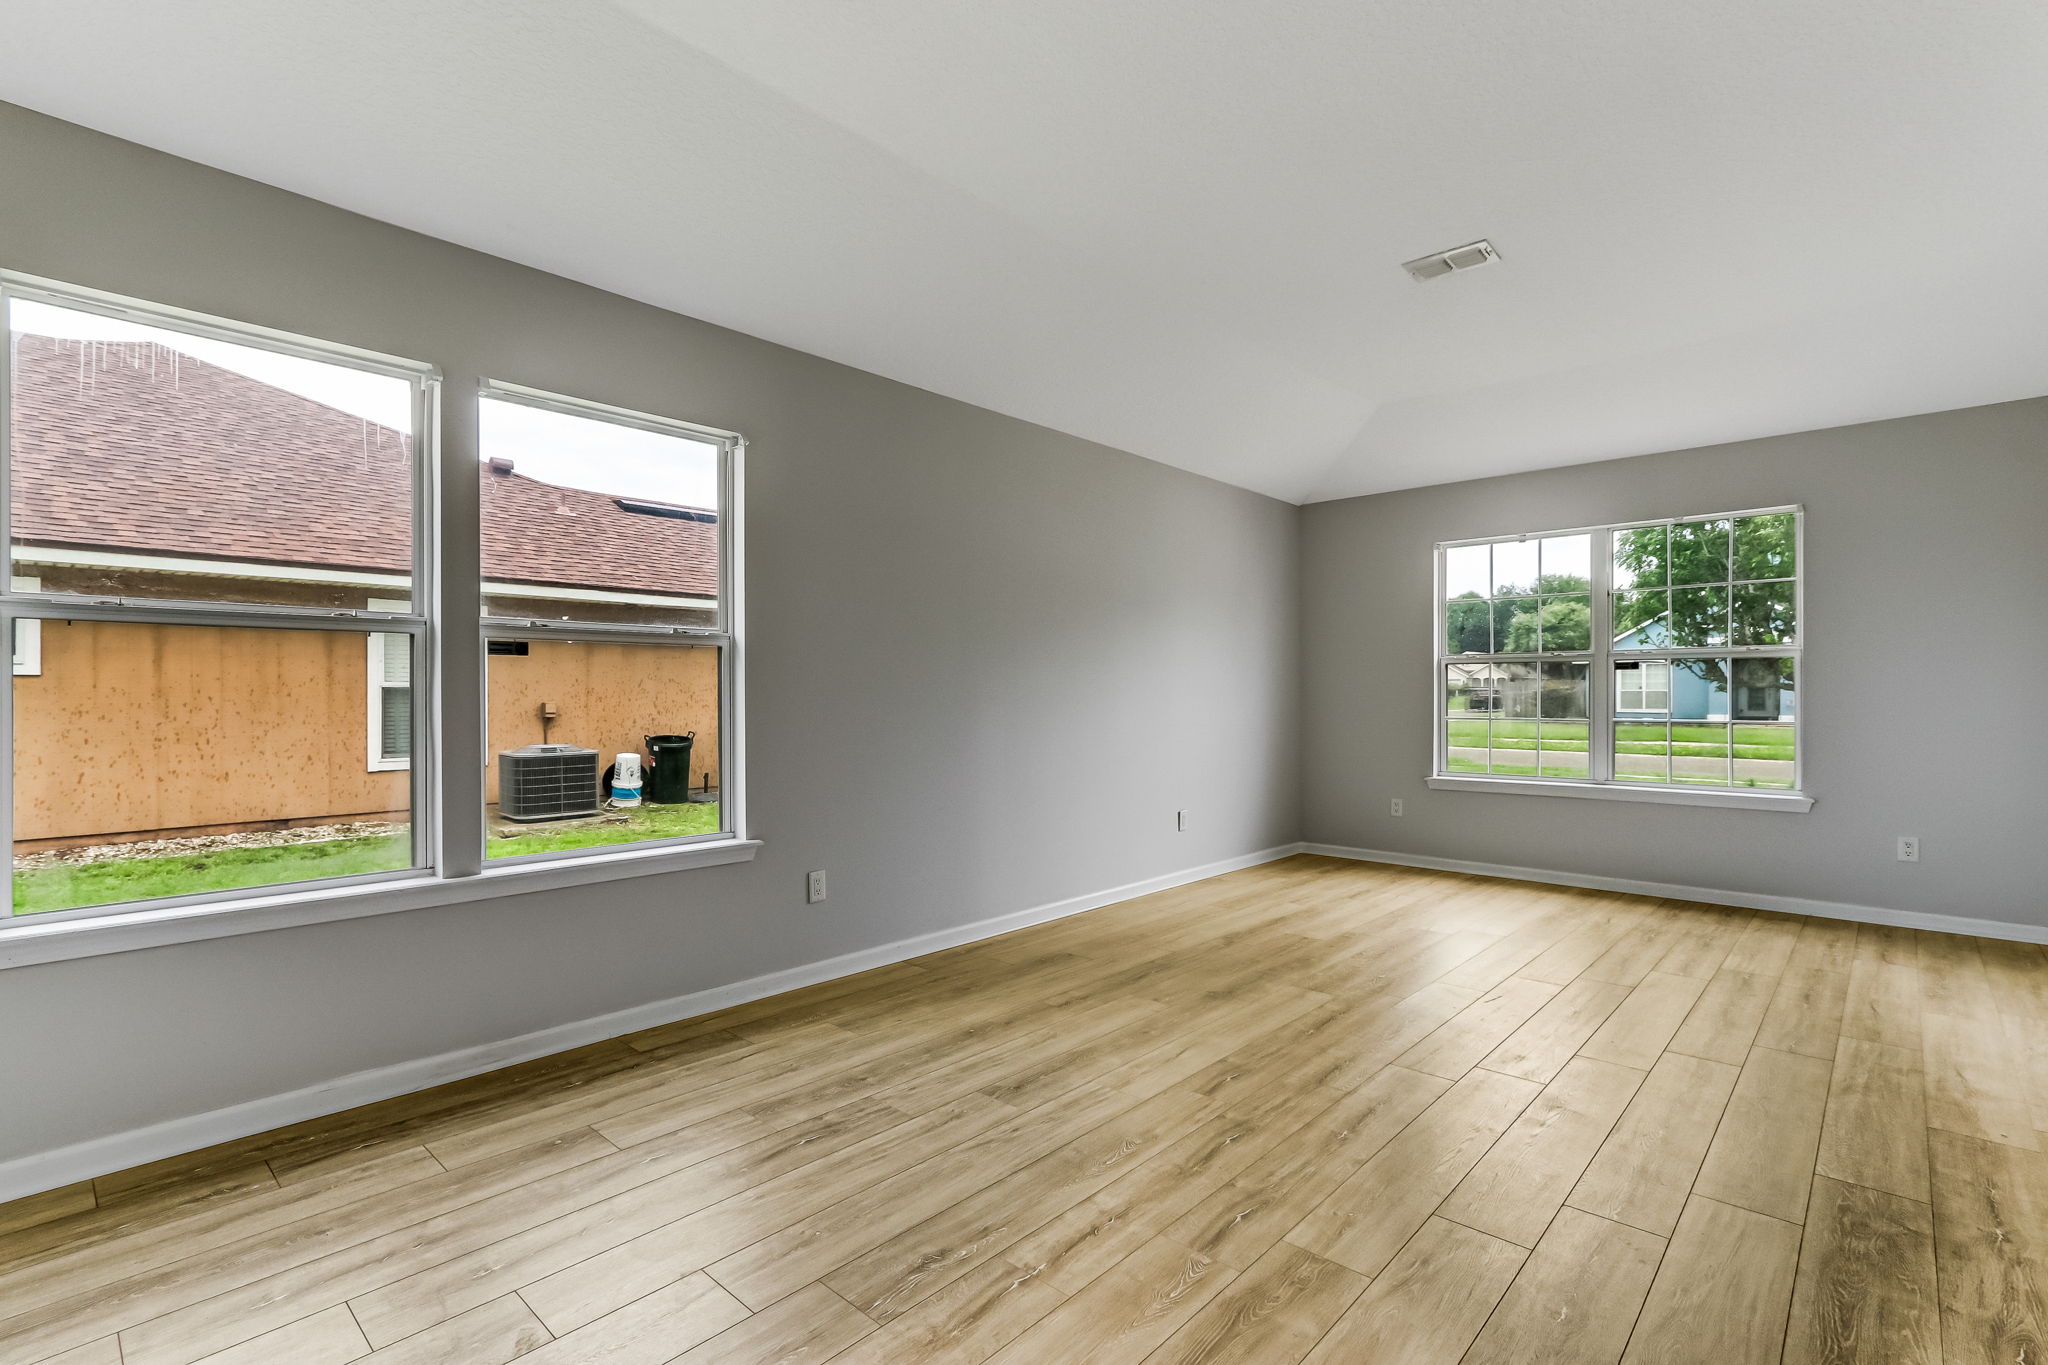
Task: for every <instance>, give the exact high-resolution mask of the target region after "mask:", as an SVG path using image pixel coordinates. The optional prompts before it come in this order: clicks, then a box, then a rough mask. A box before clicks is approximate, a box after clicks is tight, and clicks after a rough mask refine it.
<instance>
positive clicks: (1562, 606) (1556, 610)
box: [1501, 596, 1593, 654]
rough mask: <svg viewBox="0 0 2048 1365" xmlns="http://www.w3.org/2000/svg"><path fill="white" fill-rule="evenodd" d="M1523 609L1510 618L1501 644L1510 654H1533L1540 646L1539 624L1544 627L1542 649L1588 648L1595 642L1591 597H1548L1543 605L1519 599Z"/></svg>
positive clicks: (1504, 651) (1519, 606) (1519, 604)
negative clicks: (1537, 628)
mask: <svg viewBox="0 0 2048 1365" xmlns="http://www.w3.org/2000/svg"><path fill="white" fill-rule="evenodd" d="M1515 605H1516V606H1517V607H1518V608H1520V610H1518V611H1516V613H1515V614H1514V615H1513V616H1512V617H1510V618H1509V619H1508V628H1507V640H1506V643H1504V644H1503V645H1502V646H1501V650H1502V652H1503V653H1507V654H1534V653H1535V652H1536V650H1537V647H1538V636H1537V633H1536V627H1537V623H1538V622H1539V621H1540V622H1541V623H1542V627H1543V633H1542V637H1541V640H1542V648H1544V649H1548V650H1560V649H1588V648H1591V646H1592V643H1593V604H1592V601H1591V599H1590V598H1587V597H1585V596H1579V597H1547V598H1544V599H1542V605H1541V606H1540V607H1539V606H1537V604H1536V602H1535V601H1534V600H1531V601H1528V602H1517V603H1516V604H1515Z"/></svg>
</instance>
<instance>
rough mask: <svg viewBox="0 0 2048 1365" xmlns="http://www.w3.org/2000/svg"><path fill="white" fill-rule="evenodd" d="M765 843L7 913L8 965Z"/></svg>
mask: <svg viewBox="0 0 2048 1365" xmlns="http://www.w3.org/2000/svg"><path fill="white" fill-rule="evenodd" d="M760 847H761V841H760V840H758V839H719V840H714V841H709V842H706V843H701V844H692V845H690V846H688V847H683V848H677V847H674V846H670V847H664V848H650V849H638V850H632V849H629V850H625V851H623V852H618V853H602V854H592V855H590V856H588V857H578V858H563V859H560V860H558V861H551V862H539V863H526V864H521V865H519V866H514V867H486V868H485V869H484V870H483V872H482V873H481V874H479V875H477V876H474V877H432V876H426V875H421V876H419V877H415V878H411V879H409V880H404V881H385V882H377V883H374V884H371V885H357V886H333V887H326V888H323V889H319V890H313V891H290V890H285V891H280V892H278V893H277V894H275V895H267V896H261V897H254V898H248V899H239V900H224V901H218V902H214V903H212V904H204V905H179V906H174V907H167V908H163V909H158V910H147V909H144V910H135V911H131V912H128V913H125V914H124V913H121V912H119V911H114V912H111V913H109V914H107V915H105V916H101V917H96V918H85V919H66V920H49V921H42V922H38V921H37V918H36V917H35V916H33V915H24V916H22V917H21V918H19V919H15V920H12V921H8V920H0V970H5V969H6V968H8V967H26V966H31V965H33V964H35V963H39V962H63V961H66V960H68V959H71V958H79V957H98V956H100V955H102V954H105V953H126V952H133V951H135V950H136V949H138V948H157V947H162V946H164V945H166V944H172V943H192V942H196V941H198V940H201V939H209V938H226V937H229V936H231V935H235V934H256V933H263V932H265V931H267V930H271V929H290V928H296V927H297V926H299V925H302V924H326V923H329V922H331V921H334V920H345V919H363V918H366V917H368V916H371V915H388V914H392V913H394V912H397V911H400V910H419V909H424V908H426V907H428V906H434V905H458V904H461V903H463V902H465V901H477V900H490V899H492V898H494V897H498V896H517V895H524V894H525V893H527V892H529V891H553V890H558V889H561V888H564V887H572V886H588V885H592V884H595V883H600V882H609V881H617V880H620V879H621V878H625V877H644V876H650V875H653V874H655V873H659V872H680V871H683V870H685V869H688V868H695V867H717V866H719V865H721V864H724V863H745V862H752V861H753V859H754V854H755V852H756V851H757V850H758V849H759V848H760Z"/></svg>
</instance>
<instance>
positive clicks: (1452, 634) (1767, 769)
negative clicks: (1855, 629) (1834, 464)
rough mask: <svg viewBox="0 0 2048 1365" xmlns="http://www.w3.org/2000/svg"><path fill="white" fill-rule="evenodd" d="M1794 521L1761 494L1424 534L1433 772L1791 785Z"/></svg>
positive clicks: (1795, 774)
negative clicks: (1720, 505) (1760, 500)
mask: <svg viewBox="0 0 2048 1365" xmlns="http://www.w3.org/2000/svg"><path fill="white" fill-rule="evenodd" d="M1801 531H1802V514H1801V512H1800V511H1799V509H1797V508H1772V509H1766V510H1762V511H1754V512H1737V513H1728V514H1725V515H1718V516H1710V517H1695V518H1685V519H1674V520H1670V521H1655V522H1641V523H1630V524H1626V525H1617V526H1601V527H1593V528H1589V529H1581V530H1572V531H1560V532H1547V533H1534V534H1530V535H1526V536H1515V537H1509V538H1499V539H1492V540H1483V541H1464V542H1447V543H1444V544H1442V545H1439V546H1438V547H1437V568H1438V583H1439V587H1440V591H1439V592H1438V594H1437V597H1438V629H1437V641H1438V645H1437V667H1436V673H1437V684H1436V686H1437V714H1438V716H1439V718H1440V719H1439V723H1438V728H1437V762H1436V774H1437V776H1438V777H1439V778H1442V779H1447V784H1449V785H1456V784H1457V783H1458V782H1459V781H1460V780H1465V781H1478V780H1479V779H1485V780H1486V781H1484V782H1481V783H1480V785H1494V782H1493V780H1494V779H1502V780H1504V781H1506V782H1514V781H1526V782H1529V783H1531V784H1543V783H1546V782H1548V783H1554V784H1557V785H1558V786H1559V787H1561V788H1568V789H1573V790H1576V789H1578V788H1581V787H1584V786H1587V785H1596V784H1597V785H1601V786H1609V787H1622V786H1628V787H1635V788H1640V789H1644V790H1654V791H1658V792H1672V793H1694V794H1698V793H1701V792H1706V791H1712V790H1720V791H1723V792H1727V793H1731V794H1734V793H1743V792H1750V793H1797V792H1799V791H1800V789H1801V775H1800V762H1799V709H1800V708H1799V682H1800V676H1799V673H1800V670H1799V650H1800V625H1801V618H1800V605H1801V604H1800V571H1801V568H1802V565H1801V560H1800V536H1801ZM1530 789H1531V790H1536V789H1538V788H1537V787H1536V786H1532V787H1531V788H1530Z"/></svg>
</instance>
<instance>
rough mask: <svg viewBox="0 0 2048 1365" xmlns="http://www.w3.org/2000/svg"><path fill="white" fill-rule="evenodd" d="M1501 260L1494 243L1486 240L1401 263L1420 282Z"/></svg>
mask: <svg viewBox="0 0 2048 1365" xmlns="http://www.w3.org/2000/svg"><path fill="white" fill-rule="evenodd" d="M1499 259H1500V253H1499V252H1498V251H1495V250H1494V249H1493V243H1492V242H1489V241H1487V240H1486V239H1485V238H1483V237H1482V238H1480V239H1479V240H1478V241H1476V242H1467V243H1466V244H1465V245H1463V246H1454V247H1452V248H1451V249H1450V250H1448V251H1432V252H1430V253H1429V255H1427V256H1417V257H1416V258H1415V259H1414V260H1412V261H1403V262H1401V268H1402V269H1403V270H1405V271H1407V272H1408V273H1409V274H1410V275H1412V276H1414V277H1415V278H1416V279H1418V280H1433V279H1435V278H1436V277H1437V276H1439V275H1448V274H1450V273H1451V272H1452V271H1453V270H1470V269H1472V268H1473V267H1474V266H1480V265H1489V264H1491V263H1492V262H1494V261H1497V260H1499Z"/></svg>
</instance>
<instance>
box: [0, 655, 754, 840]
mask: <svg viewBox="0 0 2048 1365" xmlns="http://www.w3.org/2000/svg"><path fill="white" fill-rule="evenodd" d="M530 650H531V652H530V653H529V654H527V655H526V656H524V657H520V656H504V655H500V656H494V657H493V658H491V660H490V667H491V674H490V677H491V686H490V693H491V713H490V721H491V724H490V738H491V762H490V767H489V778H488V784H489V785H488V790H487V793H486V795H487V799H490V800H496V799H497V768H498V763H497V753H498V752H499V751H500V750H502V749H510V748H517V747H518V746H520V745H523V744H532V743H537V742H539V740H540V738H541V731H540V721H539V714H538V713H539V707H540V704H541V703H542V702H543V701H547V702H551V703H553V705H554V706H555V707H556V708H557V710H558V711H559V713H560V719H559V720H558V721H557V722H556V723H555V724H554V725H553V726H552V727H551V734H550V736H549V737H550V738H551V739H553V740H554V741H556V742H558V743H569V744H580V745H584V746H587V747H590V748H594V749H597V750H599V751H600V752H602V753H604V754H606V755H607V758H606V760H605V761H607V762H609V761H610V760H609V755H611V754H613V753H616V752H620V751H624V750H629V749H630V750H638V749H639V748H640V747H641V737H642V736H643V735H646V734H652V733H662V732H669V731H674V732H678V733H680V732H686V731H690V730H695V731H696V732H697V746H696V750H695V753H694V754H693V757H692V764H691V769H692V778H693V785H694V784H697V783H701V782H702V781H703V779H704V777H705V775H706V774H707V773H709V774H710V776H711V780H712V784H713V785H714V786H715V785H716V784H717V781H718V776H717V773H718V665H717V652H716V651H715V650H713V649H703V648H670V647H661V646H647V645H637V646H636V645H626V644H616V645H615V644H599V645H591V644H579V643H574V642H568V641H535V642H533V643H532V645H531V646H530ZM367 666H368V650H367V646H366V641H365V637H364V636H362V635H360V634H356V633H353V632H344V631H300V630H249V629H217V628H214V627H210V626H159V625H134V624H110V623H98V622H63V621H47V622H44V623H43V626H42V671H41V672H40V674H37V675H33V676H22V677H17V678H15V679H14V683H15V698H16V711H15V748H16V764H15V772H16V787H15V837H16V839H17V840H18V841H21V842H23V843H28V844H30V845H31V846H33V845H34V844H36V843H39V842H42V841H62V842H75V841H78V840H81V839H90V838H93V837H97V836H111V837H112V838H115V839H126V838H134V837H141V836H143V835H146V834H160V833H173V832H186V833H197V832H210V831H216V830H221V829H232V828H249V827H260V826H264V825H269V824H275V823H278V822H288V823H293V824H310V823H319V822H322V821H325V820H329V819H337V818H359V819H360V818H374V817H378V816H391V817H393V818H403V816H404V812H405V811H406V809H407V807H408V805H409V803H410V797H409V795H408V786H409V775H408V774H407V773H405V772H403V771H398V772H372V771H370V763H369V744H370V738H369V737H370V710H369V693H368V678H367V673H366V669H367Z"/></svg>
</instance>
